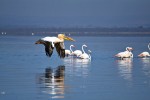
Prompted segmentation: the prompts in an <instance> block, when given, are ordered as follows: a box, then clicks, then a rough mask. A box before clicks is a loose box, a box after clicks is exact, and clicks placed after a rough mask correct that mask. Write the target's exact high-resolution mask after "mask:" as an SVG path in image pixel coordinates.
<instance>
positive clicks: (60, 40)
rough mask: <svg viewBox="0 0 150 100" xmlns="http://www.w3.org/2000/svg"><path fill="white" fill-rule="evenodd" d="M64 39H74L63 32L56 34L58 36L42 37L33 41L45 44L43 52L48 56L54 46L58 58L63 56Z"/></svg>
mask: <svg viewBox="0 0 150 100" xmlns="http://www.w3.org/2000/svg"><path fill="white" fill-rule="evenodd" d="M64 40H69V41H75V40H74V39H73V38H71V37H68V36H65V35H64V34H58V37H49V36H47V37H44V38H41V39H39V40H38V41H36V42H35V44H43V45H44V46H45V53H46V55H47V56H48V57H51V55H52V53H53V49H54V47H55V48H56V51H57V53H58V55H59V57H60V58H64V57H65V45H64Z"/></svg>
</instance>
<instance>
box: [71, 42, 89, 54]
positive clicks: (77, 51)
mask: <svg viewBox="0 0 150 100" xmlns="http://www.w3.org/2000/svg"><path fill="white" fill-rule="evenodd" d="M84 47H87V45H85V44H84V45H82V51H81V50H75V51H74V52H73V53H72V54H73V55H74V56H77V57H79V56H80V55H81V54H82V52H83V53H84Z"/></svg>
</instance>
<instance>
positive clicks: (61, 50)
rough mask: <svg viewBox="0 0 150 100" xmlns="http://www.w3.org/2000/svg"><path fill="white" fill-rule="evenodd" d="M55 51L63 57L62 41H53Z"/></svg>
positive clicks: (63, 47)
mask: <svg viewBox="0 0 150 100" xmlns="http://www.w3.org/2000/svg"><path fill="white" fill-rule="evenodd" d="M55 47H56V51H57V53H58V55H59V56H60V58H65V46H64V43H63V42H57V43H55Z"/></svg>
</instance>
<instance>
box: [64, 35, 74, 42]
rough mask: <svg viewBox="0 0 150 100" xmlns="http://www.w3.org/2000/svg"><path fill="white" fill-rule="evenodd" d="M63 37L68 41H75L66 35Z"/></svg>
mask: <svg viewBox="0 0 150 100" xmlns="http://www.w3.org/2000/svg"><path fill="white" fill-rule="evenodd" d="M64 39H65V40H68V41H75V40H74V39H73V38H71V37H68V36H64Z"/></svg>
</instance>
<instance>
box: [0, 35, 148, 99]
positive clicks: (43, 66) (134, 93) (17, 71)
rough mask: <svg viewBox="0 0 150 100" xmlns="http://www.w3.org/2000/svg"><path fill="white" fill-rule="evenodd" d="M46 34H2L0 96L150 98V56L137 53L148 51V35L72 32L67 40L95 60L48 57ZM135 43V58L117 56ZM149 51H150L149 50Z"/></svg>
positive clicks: (1, 97)
mask: <svg viewBox="0 0 150 100" xmlns="http://www.w3.org/2000/svg"><path fill="white" fill-rule="evenodd" d="M41 37H42V36H0V100H48V99H63V100H79V99H80V100H150V95H149V93H150V58H139V57H138V56H137V55H138V54H139V53H141V52H143V51H149V50H148V47H147V45H148V43H149V42H150V37H149V36H148V37H147V36H141V37H136V36H131V37H130V36H126V37H122V36H116V37H114V36H112V37H111V36H87V37H86V36H82V37H77V36H73V38H74V39H75V40H76V42H70V41H66V42H65V46H66V49H69V46H70V45H71V44H73V45H75V48H73V50H76V49H81V46H82V45H83V44H86V45H87V46H88V48H87V50H88V49H90V50H91V51H92V53H91V56H92V59H91V61H89V60H81V59H78V58H75V57H72V56H69V57H66V58H64V59H60V58H59V57H58V55H57V53H56V52H54V53H53V55H52V57H51V58H49V57H47V56H46V55H45V51H44V46H43V45H35V44H34V43H35V41H36V40H38V39H39V38H41ZM127 46H131V47H133V49H134V50H133V54H134V57H133V59H124V60H120V59H118V58H115V57H114V55H115V54H117V53H118V52H121V51H125V48H126V47H127ZM149 52H150V51H149Z"/></svg>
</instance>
